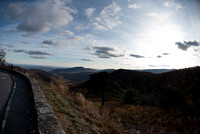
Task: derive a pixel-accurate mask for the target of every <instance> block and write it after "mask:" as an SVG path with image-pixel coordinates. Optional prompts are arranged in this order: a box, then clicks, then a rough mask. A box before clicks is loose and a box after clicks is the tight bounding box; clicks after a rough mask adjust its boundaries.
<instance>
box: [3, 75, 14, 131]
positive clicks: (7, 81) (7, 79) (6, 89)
mask: <svg viewBox="0 0 200 134" xmlns="http://www.w3.org/2000/svg"><path fill="white" fill-rule="evenodd" d="M12 88H13V81H12V78H11V76H10V75H8V74H6V73H3V72H0V125H1V126H2V122H3V120H4V113H5V110H6V106H7V103H8V99H9V97H10V95H11V91H12ZM1 126H0V128H1ZM0 131H1V130H0Z"/></svg>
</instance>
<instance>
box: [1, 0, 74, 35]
mask: <svg viewBox="0 0 200 134" xmlns="http://www.w3.org/2000/svg"><path fill="white" fill-rule="evenodd" d="M68 2H69V1H67V0H37V1H33V2H29V3H28V2H14V3H10V4H9V5H8V8H7V9H4V10H6V12H7V13H8V15H9V16H10V19H11V20H13V21H16V20H20V23H19V25H18V26H17V30H18V31H25V32H32V33H44V32H47V31H49V30H51V29H54V28H59V27H62V26H66V25H68V24H69V22H71V21H72V20H73V16H72V15H71V14H73V13H76V12H77V11H76V9H72V8H70V7H69V6H66V5H67V4H68Z"/></svg>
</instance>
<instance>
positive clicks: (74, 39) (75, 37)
mask: <svg viewBox="0 0 200 134" xmlns="http://www.w3.org/2000/svg"><path fill="white" fill-rule="evenodd" d="M68 39H69V40H71V42H72V44H78V43H79V42H80V41H82V40H84V37H82V36H74V37H70V38H68Z"/></svg>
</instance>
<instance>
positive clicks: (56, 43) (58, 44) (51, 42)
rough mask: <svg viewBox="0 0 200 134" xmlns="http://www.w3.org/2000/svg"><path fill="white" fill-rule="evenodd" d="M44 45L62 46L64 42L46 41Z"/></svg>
mask: <svg viewBox="0 0 200 134" xmlns="http://www.w3.org/2000/svg"><path fill="white" fill-rule="evenodd" d="M42 43H43V44H46V45H52V46H61V45H62V42H60V41H57V40H44V41H43V42H42Z"/></svg>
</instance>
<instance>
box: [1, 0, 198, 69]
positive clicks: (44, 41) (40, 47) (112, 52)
mask: <svg viewBox="0 0 200 134" xmlns="http://www.w3.org/2000/svg"><path fill="white" fill-rule="evenodd" d="M199 7H200V1H198V0H156V1H155V0H143V1H141V0H101V1H100V0H92V1H91V0H84V1H83V0H3V1H1V2H0V48H3V49H4V50H5V51H6V53H7V55H6V61H7V62H9V63H18V64H33V65H49V66H66V67H74V66H84V67H88V68H96V69H105V68H114V69H117V68H128V69H147V68H148V69H154V68H169V69H170V68H175V69H178V68H185V67H191V66H197V65H200V60H199V59H200V49H199V48H200V14H199V13H200V8H199Z"/></svg>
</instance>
